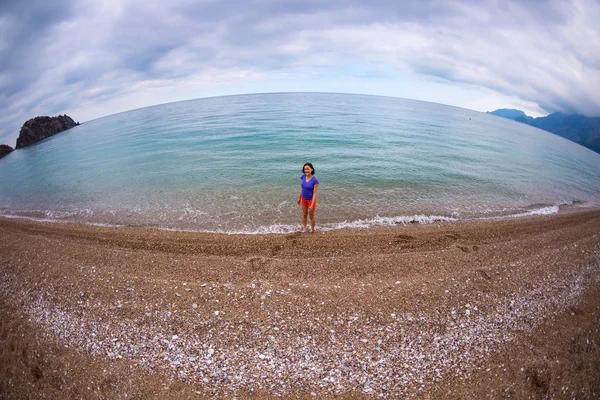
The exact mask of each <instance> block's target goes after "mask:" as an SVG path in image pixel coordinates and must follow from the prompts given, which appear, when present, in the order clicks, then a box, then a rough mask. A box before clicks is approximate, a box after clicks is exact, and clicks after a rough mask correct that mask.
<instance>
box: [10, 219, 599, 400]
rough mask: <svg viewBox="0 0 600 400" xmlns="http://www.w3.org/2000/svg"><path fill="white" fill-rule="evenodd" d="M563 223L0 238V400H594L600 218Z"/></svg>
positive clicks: (32, 229)
mask: <svg viewBox="0 0 600 400" xmlns="http://www.w3.org/2000/svg"><path fill="white" fill-rule="evenodd" d="M563 211H564V212H559V213H558V214H551V215H544V216H534V217H521V218H511V219H501V220H493V221H488V220H480V221H455V222H452V223H435V224H407V225H397V226H390V227H377V228H365V229H340V230H333V231H321V232H319V231H317V232H316V233H315V234H301V233H289V234H281V235H273V234H262V235H261V234H257V235H245V234H241V235H233V234H218V233H204V232H182V231H163V230H157V229H152V228H150V229H148V228H137V227H136V228H132V227H122V228H107V227H96V226H88V225H77V224H72V223H64V224H56V223H41V222H33V221H24V220H17V219H10V218H0V271H1V274H2V275H1V276H0V289H1V290H0V321H2V322H0V324H1V325H0V345H1V347H0V348H1V350H0V365H2V366H1V367H0V397H2V395H6V397H8V398H11V397H17V398H22V397H24V398H31V397H34V398H44V397H47V398H59V397H62V398H73V397H76V398H99V397H108V398H121V397H123V394H124V393H127V394H128V395H129V396H133V397H141V398H173V399H179V398H211V397H214V396H218V397H225V398H234V397H238V398H240V397H242V398H274V397H278V396H284V397H286V398H307V397H315V396H316V397H318V398H331V397H338V396H342V397H343V398H377V397H383V398H396V397H399V396H414V397H416V398H424V399H425V398H427V399H445V398H497V397H498V396H500V393H509V394H511V397H517V398H527V397H534V398H537V397H540V396H541V397H544V396H548V397H551V398H563V397H564V398H572V397H573V396H576V397H578V398H595V397H598V396H600V379H599V378H598V376H600V374H598V371H599V370H600V334H599V333H598V332H599V329H600V309H599V306H598V304H599V302H598V300H600V209H591V210H590V209H586V210H583V211H582V210H575V209H573V208H570V209H567V210H566V211H565V210H563ZM565 346H566V348H567V350H566V351H564V350H562V349H564V348H565ZM565 387H568V388H569V389H568V390H565ZM507 390H508V392H507ZM493 393H495V395H494V394H493Z"/></svg>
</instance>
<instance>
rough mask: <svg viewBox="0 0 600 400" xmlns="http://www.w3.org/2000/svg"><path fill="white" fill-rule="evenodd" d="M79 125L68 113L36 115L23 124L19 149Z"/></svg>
mask: <svg viewBox="0 0 600 400" xmlns="http://www.w3.org/2000/svg"><path fill="white" fill-rule="evenodd" d="M76 125H79V122H75V121H73V119H72V118H71V117H69V116H67V115H59V116H57V117H35V118H32V119H30V120H28V121H27V122H25V123H24V124H23V126H22V127H21V132H20V133H19V137H18V138H17V147H16V148H17V149H20V148H22V147H26V146H29V145H30V144H33V143H35V142H39V141H40V140H42V139H45V138H47V137H50V136H52V135H56V134H57V133H60V132H62V131H65V130H67V129H71V128H72V127H74V126H76Z"/></svg>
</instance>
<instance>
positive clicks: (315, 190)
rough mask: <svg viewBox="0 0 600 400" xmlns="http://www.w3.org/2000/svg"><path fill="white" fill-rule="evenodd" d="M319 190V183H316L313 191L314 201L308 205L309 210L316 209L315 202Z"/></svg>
mask: <svg viewBox="0 0 600 400" xmlns="http://www.w3.org/2000/svg"><path fill="white" fill-rule="evenodd" d="M318 191H319V184H318V183H317V184H315V188H314V191H313V198H312V202H311V203H310V207H308V209H309V210H314V209H315V203H316V202H317V192H318Z"/></svg>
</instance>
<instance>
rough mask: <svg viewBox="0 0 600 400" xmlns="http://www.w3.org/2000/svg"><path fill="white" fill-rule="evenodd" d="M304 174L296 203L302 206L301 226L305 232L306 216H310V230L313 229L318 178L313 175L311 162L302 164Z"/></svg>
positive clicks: (312, 230)
mask: <svg viewBox="0 0 600 400" xmlns="http://www.w3.org/2000/svg"><path fill="white" fill-rule="evenodd" d="M302 172H304V175H302V176H301V177H300V179H301V180H302V189H301V190H300V195H299V196H298V204H300V206H301V207H302V226H303V227H304V231H305V232H306V224H307V222H308V219H307V217H308V216H310V227H311V232H314V231H315V209H316V208H317V191H318V190H319V180H318V179H317V177H316V176H315V168H314V167H313V165H312V164H311V163H306V164H304V165H303V166H302Z"/></svg>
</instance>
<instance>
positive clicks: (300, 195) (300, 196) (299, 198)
mask: <svg viewBox="0 0 600 400" xmlns="http://www.w3.org/2000/svg"><path fill="white" fill-rule="evenodd" d="M301 199H302V188H300V194H299V195H298V204H300V200H301Z"/></svg>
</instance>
